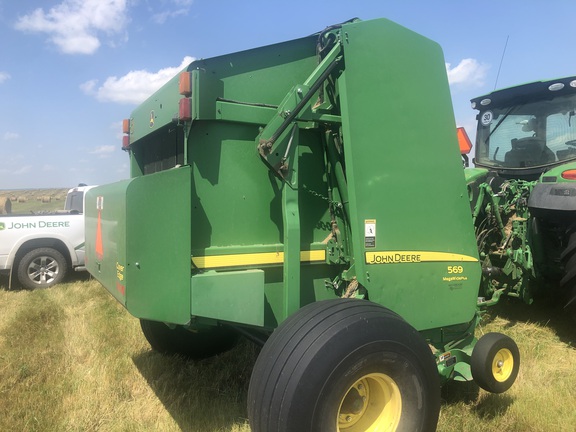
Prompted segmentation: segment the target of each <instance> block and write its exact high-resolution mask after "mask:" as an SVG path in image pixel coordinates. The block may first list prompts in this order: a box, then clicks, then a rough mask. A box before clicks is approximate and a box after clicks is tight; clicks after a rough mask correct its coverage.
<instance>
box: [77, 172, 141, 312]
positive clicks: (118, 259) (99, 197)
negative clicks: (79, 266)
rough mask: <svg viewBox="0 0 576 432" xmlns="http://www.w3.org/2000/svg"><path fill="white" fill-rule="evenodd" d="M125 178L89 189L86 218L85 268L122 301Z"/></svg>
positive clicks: (124, 252)
mask: <svg viewBox="0 0 576 432" xmlns="http://www.w3.org/2000/svg"><path fill="white" fill-rule="evenodd" d="M130 182H131V180H124V181H120V182H116V183H111V184H107V185H103V186H98V187H96V188H92V189H90V190H88V192H87V193H86V197H85V211H84V222H85V226H86V230H85V245H86V246H85V249H86V268H87V269H88V271H89V272H90V273H91V274H92V275H93V276H94V277H95V278H96V279H98V281H100V283H102V285H104V286H105V287H106V289H107V290H108V291H110V293H111V294H112V295H113V296H114V297H115V298H116V299H117V300H118V301H119V302H120V303H122V304H123V305H126V296H125V291H126V290H125V287H126V280H125V272H124V268H125V263H126V241H125V239H126V234H125V233H126V200H125V197H126V188H127V187H128V185H129V184H130Z"/></svg>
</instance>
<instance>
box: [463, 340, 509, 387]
mask: <svg viewBox="0 0 576 432" xmlns="http://www.w3.org/2000/svg"><path fill="white" fill-rule="evenodd" d="M499 361H502V362H503V364H502V365H499V364H498V362H499ZM470 369H471V371H472V377H473V378H474V381H476V384H478V385H479V386H480V387H481V388H483V389H484V390H486V391H489V392H491V393H503V392H505V391H506V390H508V389H509V388H510V387H511V386H512V384H514V381H516V377H517V376H518V371H519V370H520V351H519V350H518V346H517V345H516V342H514V340H513V339H512V338H510V337H508V336H506V335H504V334H501V333H487V334H485V335H484V336H482V337H481V338H480V339H479V340H478V342H477V343H476V345H475V346H474V349H473V350H472V357H471V359H470Z"/></svg>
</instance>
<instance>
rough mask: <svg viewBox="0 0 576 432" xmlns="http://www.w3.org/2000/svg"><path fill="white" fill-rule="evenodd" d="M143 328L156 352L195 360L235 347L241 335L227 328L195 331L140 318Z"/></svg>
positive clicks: (145, 335)
mask: <svg viewBox="0 0 576 432" xmlns="http://www.w3.org/2000/svg"><path fill="white" fill-rule="evenodd" d="M140 327H141V328H142V333H143V334H144V337H146V340H147V341H148V343H149V344H150V346H151V347H152V349H153V350H154V351H157V352H159V353H161V354H167V355H173V354H178V355H181V356H183V357H187V358H190V359H193V360H199V359H203V358H208V357H213V356H215V355H218V354H221V353H223V352H226V351H228V350H230V349H232V348H233V347H234V345H235V344H236V342H237V340H238V334H237V333H236V332H234V331H233V330H230V329H227V328H224V327H212V328H210V329H206V330H202V331H198V332H192V331H189V330H186V329H184V328H183V327H180V326H176V327H175V328H173V329H172V328H170V327H168V326H167V325H166V324H164V323H161V322H158V321H150V320H145V319H141V320H140Z"/></svg>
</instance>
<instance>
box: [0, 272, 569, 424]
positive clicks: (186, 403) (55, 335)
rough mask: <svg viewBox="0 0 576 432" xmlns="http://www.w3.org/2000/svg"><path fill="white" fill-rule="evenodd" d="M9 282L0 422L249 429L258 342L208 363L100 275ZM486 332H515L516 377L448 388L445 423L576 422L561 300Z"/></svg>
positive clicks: (514, 311)
mask: <svg viewBox="0 0 576 432" xmlns="http://www.w3.org/2000/svg"><path fill="white" fill-rule="evenodd" d="M6 285H7V281H6V280H5V278H3V279H0V287H1V288H3V289H0V302H1V304H2V305H3V313H2V314H1V315H0V430H2V431H12V430H14V431H15V430H18V431H58V432H60V431H122V432H123V431H202V432H206V431H234V432H248V431H249V427H248V425H247V420H246V408H245V406H246V401H245V398H246V391H247V386H248V380H249V375H250V371H251V367H252V365H253V363H254V361H255V358H256V355H257V350H256V349H255V348H254V347H253V346H252V345H251V344H249V343H247V342H246V343H241V344H240V345H239V346H238V347H236V348H235V349H234V350H233V351H231V352H230V353H227V354H225V355H222V356H220V357H218V358H215V359H211V360H205V361H201V362H187V361H184V360H182V359H180V358H177V357H168V358H167V357H162V356H160V355H157V354H155V353H153V352H151V351H150V349H149V347H148V345H147V343H146V341H145V340H144V338H143V336H142V335H141V333H140V328H139V325H138V322H137V320H136V319H134V318H132V317H131V316H130V315H129V314H128V313H127V312H125V311H124V310H123V309H122V307H120V306H119V305H118V304H117V303H116V302H115V301H114V300H113V299H112V298H111V297H110V296H109V295H108V293H107V292H106V291H105V290H104V289H103V288H101V287H100V286H99V284H98V283H97V282H95V281H85V280H80V281H75V282H70V283H66V284H62V285H59V286H56V287H54V288H52V289H49V290H41V291H33V292H29V291H5V290H4V289H5V287H6ZM480 330H481V331H484V332H488V331H502V332H505V333H507V334H509V335H510V336H512V337H513V338H514V339H515V340H516V341H517V343H518V345H519V346H520V350H521V354H522V356H523V358H522V367H521V372H520V375H519V377H518V381H517V383H516V384H515V386H514V387H512V389H511V390H510V391H509V392H507V393H505V394H503V395H490V394H487V393H485V392H484V391H479V390H478V388H477V387H476V386H474V385H473V384H459V383H458V385H457V383H452V384H451V385H449V386H447V387H446V388H445V389H444V391H443V397H444V403H443V406H442V412H441V418H440V423H439V427H438V430H439V431H458V432H460V431H477V430H478V431H479V430H482V431H498V432H504V431H518V432H519V431H522V432H525V431H573V430H574V429H575V425H576V411H575V410H574V400H575V398H576V386H575V385H574V383H576V350H575V349H574V345H575V343H574V333H575V332H574V331H573V326H572V324H571V323H570V322H568V321H567V320H565V319H564V318H563V317H562V316H561V315H559V314H558V311H557V310H556V309H554V308H552V307H550V308H547V307H542V308H538V307H537V306H532V307H528V306H523V305H514V304H511V305H504V306H503V307H500V308H499V309H494V310H493V311H492V316H491V317H489V318H487V319H486V320H485V323H484V324H483V326H482V328H481V329H480Z"/></svg>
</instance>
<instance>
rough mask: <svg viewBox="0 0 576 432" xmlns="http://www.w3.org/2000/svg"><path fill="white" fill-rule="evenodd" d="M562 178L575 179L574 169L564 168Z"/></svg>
mask: <svg viewBox="0 0 576 432" xmlns="http://www.w3.org/2000/svg"><path fill="white" fill-rule="evenodd" d="M562 178H563V179H566V180H576V170H566V171H564V172H563V173H562Z"/></svg>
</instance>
